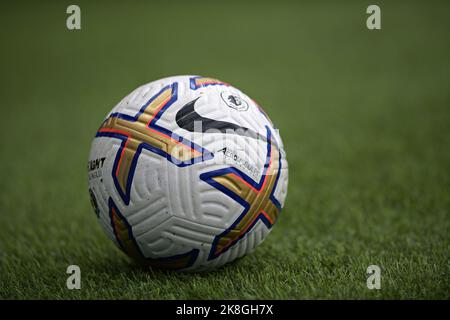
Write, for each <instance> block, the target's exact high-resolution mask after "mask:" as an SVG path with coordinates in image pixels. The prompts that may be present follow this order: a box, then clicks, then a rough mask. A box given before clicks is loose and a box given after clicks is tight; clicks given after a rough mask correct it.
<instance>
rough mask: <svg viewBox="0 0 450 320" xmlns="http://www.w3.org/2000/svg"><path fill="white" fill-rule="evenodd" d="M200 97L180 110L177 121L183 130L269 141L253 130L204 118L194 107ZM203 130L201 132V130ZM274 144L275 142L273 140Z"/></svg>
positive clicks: (176, 117)
mask: <svg viewBox="0 0 450 320" xmlns="http://www.w3.org/2000/svg"><path fill="white" fill-rule="evenodd" d="M199 98H200V97H198V98H196V99H194V100H192V101H191V102H188V103H186V104H185V105H184V106H183V107H182V108H181V109H180V110H178V112H177V114H176V116H175V120H176V122H177V124H178V126H179V127H180V128H183V129H185V130H187V131H190V132H202V133H205V132H206V133H207V131H208V130H211V131H212V130H214V131H212V132H217V131H219V132H222V133H230V134H237V135H240V136H246V137H250V138H254V139H262V140H263V141H267V138H266V137H265V136H263V135H262V134H259V133H257V132H255V131H253V130H252V129H249V128H245V127H241V126H238V125H237V124H234V123H231V122H226V121H220V120H214V119H210V118H206V117H203V116H201V115H199V114H198V113H197V111H195V108H194V105H195V103H196V102H197V100H198V99H199ZM195 122H201V126H199V125H197V126H195V125H194V123H195ZM199 129H201V130H199ZM272 142H273V143H274V144H276V143H275V141H273V140H272Z"/></svg>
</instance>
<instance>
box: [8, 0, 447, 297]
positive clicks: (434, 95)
mask: <svg viewBox="0 0 450 320" xmlns="http://www.w3.org/2000/svg"><path fill="white" fill-rule="evenodd" d="M77 3H79V4H80V6H81V10H82V30H81V31H75V32H71V31H68V30H67V29H66V27H65V19H66V14H65V10H66V7H67V5H69V4H71V3H69V2H68V1H62V2H60V3H53V4H51V3H45V2H39V4H38V3H36V2H30V3H14V4H12V3H9V4H5V3H2V4H1V5H0V6H1V7H0V9H1V10H0V39H1V42H2V48H1V50H0V64H1V73H0V94H1V95H0V96H1V107H0V108H1V109H0V110H1V114H2V116H1V120H2V121H1V131H2V133H1V135H0V143H1V144H0V145H1V149H0V154H1V158H0V159H1V170H0V226H1V228H0V298H3V299H15V298H18V299H32V298H38V299H47V298H57V299H74V298H81V299H88V298H101V299H110V298H137V299H141V298H142V299H177V298H180V299H186V298H193V299H208V298H212V299H218V298H225V299H235V298H243V299H247V298H249V299H254V298H257V299H258V298H264V299H271V298H275V299H305V298H339V299H341V298H369V299H370V298H403V299H405V298H421V299H423V298H437V299H449V298H450V294H449V292H450V290H449V289H450V283H449V282H450V281H449V243H450V242H449V234H450V233H449V230H450V228H449V221H450V219H449V218H450V91H449V89H450V87H449V83H450V59H449V57H450V42H449V41H448V39H449V38H448V37H449V30H450V20H449V19H448V14H449V10H450V5H449V4H448V3H446V2H433V3H429V2H427V3H423V4H420V3H418V2H417V3H416V2H398V1H396V2H395V3H392V1H390V2H388V1H378V2H377V4H379V5H380V7H381V9H382V30H381V31H369V30H367V29H366V27H365V19H366V16H367V15H366V14H365V8H366V7H367V6H368V5H369V4H371V3H369V2H345V3H341V2H339V4H338V3H336V2H331V1H330V2H321V4H317V3H316V2H308V3H306V4H303V5H298V4H295V3H294V2H292V3H290V2H285V3H279V2H274V3H270V2H268V3H261V4H259V5H251V4H242V3H240V2H233V3H227V4H226V5H225V4H224V3H223V2H222V3H221V4H220V3H219V2H218V3H217V4H212V3H210V2H203V3H202V2H194V3H191V2H189V3H188V2H180V3H178V4H177V3H172V4H170V5H169V4H167V5H164V4H163V3H160V4H147V3H145V2H136V3H123V4H120V3H115V2H111V3H107V2H96V3H93V2H92V1H89V2H88V1H77ZM11 6H13V7H11ZM176 74H202V75H208V76H213V77H217V78H219V79H223V80H225V81H227V82H230V83H232V84H233V85H235V86H237V87H239V88H241V89H242V90H244V91H245V92H246V93H248V94H249V95H250V96H251V97H253V98H255V99H256V100H258V102H259V103H260V104H261V105H262V106H263V107H264V108H265V109H266V111H267V112H268V113H269V115H270V116H271V118H272V119H273V120H274V122H275V123H276V124H277V126H278V127H279V128H280V133H281V135H282V137H283V139H284V142H285V147H286V151H287V156H288V161H289V170H290V181H289V192H288V198H287V202H286V207H285V209H284V211H283V212H282V215H281V216H280V219H279V222H278V223H277V225H276V227H275V228H274V229H273V231H272V233H271V234H270V235H269V237H268V239H267V240H266V241H265V242H264V243H263V244H262V245H261V246H260V247H259V248H258V249H257V250H256V251H255V253H254V254H252V255H249V256H247V257H245V258H243V259H240V260H239V261H237V262H236V263H233V264H231V265H229V266H226V267H224V268H222V269H220V270H218V271H216V272H211V273H205V274H176V273H165V272H161V271H151V270H142V269H140V268H138V267H137V266H136V265H135V264H133V263H132V262H131V261H129V260H128V259H127V258H126V257H125V255H124V254H123V253H122V252H120V251H119V250H118V249H116V248H115V247H114V245H113V243H112V242H111V241H110V240H109V239H107V237H106V235H105V234H104V233H103V231H102V230H101V228H100V226H99V225H98V223H97V222H96V218H95V215H94V213H93V210H92V209H91V207H90V203H89V196H88V192H87V173H86V162H87V158H88V150H89V147H90V142H91V139H92V138H93V136H94V133H95V131H96V129H97V128H98V126H99V124H100V121H101V120H102V119H103V117H104V116H105V115H106V114H107V112H109V110H110V109H111V108H112V107H113V106H114V105H115V104H116V103H117V102H118V101H119V100H120V99H121V98H122V97H124V96H125V95H126V94H128V93H129V92H130V91H131V90H132V89H134V88H135V87H137V86H138V85H141V84H143V83H146V82H149V81H152V80H155V79H158V78H161V77H164V76H169V75H176ZM69 264H77V265H79V266H80V267H81V269H82V286H83V287H82V290H79V291H76V290H75V291H69V290H67V289H66V286H65V284H66V278H67V276H68V275H67V274H66V273H65V271H66V268H67V266H68V265H69ZM371 264H377V265H379V266H380V267H381V268H382V283H381V286H382V288H381V290H368V289H367V287H366V268H367V266H368V265H371Z"/></svg>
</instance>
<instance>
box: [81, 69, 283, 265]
mask: <svg viewBox="0 0 450 320" xmlns="http://www.w3.org/2000/svg"><path fill="white" fill-rule="evenodd" d="M88 171H89V173H88V174H89V193H90V196H91V202H92V205H93V207H94V210H95V213H96V215H97V217H98V220H99V221H100V224H101V226H102V227H103V229H104V230H105V231H106V233H107V235H108V236H109V237H110V238H111V239H112V240H113V241H114V243H115V244H116V245H117V246H118V247H120V248H121V249H122V250H123V251H124V252H125V253H126V254H128V255H129V256H131V257H132V258H133V259H135V260H136V261H138V262H139V263H142V264H144V265H148V266H151V267H155V268H163V269H174V270H208V269H212V268H215V267H219V266H221V265H223V264H225V263H227V262H230V261H233V260H235V259H236V258H239V257H242V256H244V255H246V254H248V253H249V252H251V251H252V250H253V249H254V248H255V247H256V246H257V245H258V244H260V243H261V242H262V241H263V239H264V238H265V237H266V236H267V234H268V233H269V231H270V230H271V228H272V226H273V225H274V223H275V222H276V220H277V218H278V215H279V213H280V210H281V208H282V207H283V205H284V200H285V198H286V194H287V184H288V165H287V161H286V155H285V152H284V149H283V144H282V141H281V138H280V135H279V133H278V130H277V129H276V128H275V126H274V125H273V123H272V122H271V121H270V119H269V118H268V116H267V115H266V113H265V112H264V111H263V109H262V108H261V107H260V106H259V105H258V104H257V103H256V102H255V101H254V100H252V99H250V98H249V97H248V96H247V95H245V94H244V93H242V92H241V91H240V90H238V89H236V88H234V87H232V86H231V85H230V84H228V83H225V82H222V81H219V80H216V79H212V78H207V77H201V76H176V77H170V78H165V79H161V80H158V81H154V82H151V83H149V84H146V85H143V86H141V87H139V88H137V89H136V90H134V91H133V92H132V93H130V94H129V95H128V96H126V97H125V98H124V99H123V100H122V101H121V102H120V103H119V104H118V105H117V106H115V107H114V109H113V110H112V111H111V112H110V113H109V114H108V116H107V117H106V118H105V120H104V121H103V123H102V124H101V126H100V128H99V129H98V131H97V133H96V136H95V138H94V140H93V142H92V146H91V151H90V155H89V162H88Z"/></svg>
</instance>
